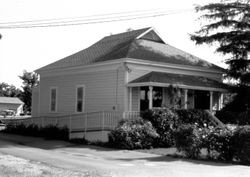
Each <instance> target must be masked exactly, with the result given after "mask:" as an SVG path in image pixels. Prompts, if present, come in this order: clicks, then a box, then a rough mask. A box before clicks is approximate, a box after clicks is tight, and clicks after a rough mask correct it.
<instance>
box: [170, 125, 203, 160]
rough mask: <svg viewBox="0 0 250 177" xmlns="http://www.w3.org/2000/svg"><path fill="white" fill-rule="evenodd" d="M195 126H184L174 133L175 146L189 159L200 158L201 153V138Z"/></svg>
mask: <svg viewBox="0 0 250 177" xmlns="http://www.w3.org/2000/svg"><path fill="white" fill-rule="evenodd" d="M200 136H201V135H200V132H199V130H198V128H197V127H196V126H195V125H191V124H186V125H185V124H183V125H181V126H180V127H178V128H177V129H176V130H175V131H174V139H175V146H176V148H177V150H178V151H180V152H183V153H184V154H185V155H186V156H187V157H189V158H197V157H199V154H200V151H201V147H202V146H201V145H202V141H201V137H200Z"/></svg>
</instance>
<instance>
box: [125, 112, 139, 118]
mask: <svg viewBox="0 0 250 177" xmlns="http://www.w3.org/2000/svg"><path fill="white" fill-rule="evenodd" d="M136 117H140V112H139V111H126V112H123V118H124V119H132V118H136Z"/></svg>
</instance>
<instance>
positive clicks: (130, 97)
mask: <svg viewBox="0 0 250 177" xmlns="http://www.w3.org/2000/svg"><path fill="white" fill-rule="evenodd" d="M129 111H132V87H129Z"/></svg>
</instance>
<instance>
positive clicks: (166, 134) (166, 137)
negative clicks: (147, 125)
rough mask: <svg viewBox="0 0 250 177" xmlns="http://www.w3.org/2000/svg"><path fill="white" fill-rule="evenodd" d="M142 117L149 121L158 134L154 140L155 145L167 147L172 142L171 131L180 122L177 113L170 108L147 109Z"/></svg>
mask: <svg viewBox="0 0 250 177" xmlns="http://www.w3.org/2000/svg"><path fill="white" fill-rule="evenodd" d="M142 117H143V119H145V120H148V121H150V122H151V123H152V125H153V126H154V127H155V129H156V131H157V133H158V134H159V137H158V138H157V141H156V145H157V146H160V147H169V146H172V145H173V144H174V139H173V131H174V129H175V128H177V127H178V125H179V124H180V123H179V118H178V116H177V114H176V113H175V112H174V111H173V110H172V109H168V108H159V109H153V110H147V111H145V112H144V113H142Z"/></svg>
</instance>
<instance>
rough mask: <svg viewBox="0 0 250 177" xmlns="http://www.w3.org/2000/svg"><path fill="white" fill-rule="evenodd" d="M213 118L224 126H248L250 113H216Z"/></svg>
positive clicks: (222, 111)
mask: <svg viewBox="0 0 250 177" xmlns="http://www.w3.org/2000/svg"><path fill="white" fill-rule="evenodd" d="M215 116H216V117H217V118H218V119H220V121H222V122H223V123H225V124H238V125H249V124H250V120H249V117H250V112H249V111H248V112H242V113H240V112H232V111H226V110H220V111H216V114H215Z"/></svg>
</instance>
